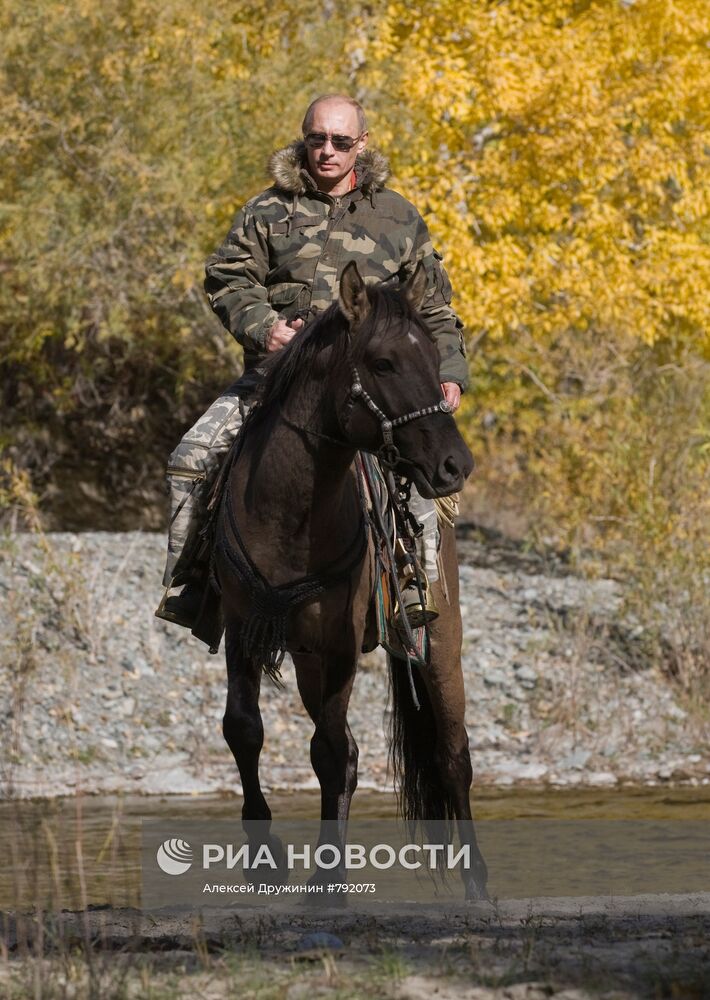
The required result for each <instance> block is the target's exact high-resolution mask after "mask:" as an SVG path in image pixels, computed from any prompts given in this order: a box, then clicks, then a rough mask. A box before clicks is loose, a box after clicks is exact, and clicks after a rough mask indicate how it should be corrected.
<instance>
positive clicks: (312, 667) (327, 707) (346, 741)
mask: <svg viewBox="0 0 710 1000" xmlns="http://www.w3.org/2000/svg"><path fill="white" fill-rule="evenodd" d="M293 660H294V663H295V665H296V678H297V682H298V690H299V693H300V695H301V698H302V700H303V704H304V706H305V709H306V711H307V712H308V714H309V716H310V717H311V720H312V721H313V723H314V725H315V732H314V733H313V737H312V738H311V764H312V765H313V770H314V771H315V774H316V777H317V778H318V782H319V784H320V787H321V819H322V820H324V821H328V820H347V818H348V815H349V813H350V802H351V800H352V797H353V794H354V792H355V789H356V788H357V763H358V748H357V743H356V742H355V739H354V737H353V734H352V733H351V731H350V726H349V725H348V720H347V712H348V705H349V703H350V694H351V691H352V687H353V681H354V679H355V669H356V667H357V657H356V656H350V657H342V658H340V663H341V664H344V668H341V669H339V670H334V671H330V670H329V671H326V670H325V669H324V666H325V664H324V660H323V659H322V658H321V657H320V656H317V655H315V654H310V653H309V654H306V653H295V654H294V656H293Z"/></svg>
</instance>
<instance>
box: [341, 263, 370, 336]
mask: <svg viewBox="0 0 710 1000" xmlns="http://www.w3.org/2000/svg"><path fill="white" fill-rule="evenodd" d="M338 304H339V305H340V309H341V311H342V312H343V314H344V315H345V317H346V318H347V319H348V321H349V322H350V323H352V324H354V325H357V324H358V323H362V321H363V320H364V318H365V317H366V316H367V314H368V312H369V311H370V300H369V299H368V297H367V287H366V285H365V282H364V281H363V280H362V278H361V277H360V272H359V271H358V269H357V264H356V263H355V261H354V260H351V261H350V263H349V264H346V265H345V268H344V270H343V273H342V275H341V277H340V299H339V303H338Z"/></svg>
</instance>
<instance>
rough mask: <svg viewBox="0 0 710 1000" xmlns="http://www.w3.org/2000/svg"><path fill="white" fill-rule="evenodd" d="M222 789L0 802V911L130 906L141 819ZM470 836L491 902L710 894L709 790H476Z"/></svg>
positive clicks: (187, 817)
mask: <svg viewBox="0 0 710 1000" xmlns="http://www.w3.org/2000/svg"><path fill="white" fill-rule="evenodd" d="M269 804H270V806H271V809H272V812H273V815H274V820H275V827H276V832H278V821H279V820H282V821H294V822H301V821H305V820H308V819H310V818H315V817H317V815H318V811H319V797H318V794H317V793H316V792H293V793H288V792H281V793H273V794H271V795H270V796H269ZM240 813H241V800H240V799H239V798H237V797H234V796H223V797H216V796H214V797H207V796H191V797H182V796H168V797H158V796H155V797H137V796H132V797H129V796H126V797H120V796H112V797H100V796H96V797H91V796H84V797H77V798H65V799H53V800H34V801H12V802H8V801H6V802H3V803H0V858H2V862H0V909H15V908H23V909H24V908H27V907H31V906H40V907H42V908H45V909H47V910H52V911H55V910H57V909H79V908H81V907H82V906H84V905H86V904H93V905H112V906H129V905H130V906H139V905H140V901H141V828H142V824H144V823H147V822H155V821H160V822H161V823H167V824H168V827H169V828H170V829H174V834H173V835H174V836H176V837H179V836H180V835H181V831H180V825H181V824H189V823H194V821H196V820H199V821H201V822H202V823H205V824H208V825H209V824H210V823H212V822H214V823H215V824H217V826H218V827H219V828H220V829H222V830H224V823H225V821H232V820H233V821H234V829H235V831H237V830H239V829H240V826H241V824H240V822H239V817H240ZM395 815H396V803H395V800H394V798H393V797H392V796H387V795H382V794H377V793H372V792H366V791H365V792H358V793H357V795H356V796H355V799H354V803H353V817H354V819H355V820H363V821H368V822H370V821H376V820H383V821H384V820H391V819H392V818H393V817H394V816H395ZM475 816H476V822H477V832H478V839H479V842H480V845H481V848H482V851H483V854H484V856H485V858H486V861H487V863H488V868H489V874H490V878H489V891H490V892H491V895H493V896H495V897H497V898H499V899H510V898H518V899H519V898H522V897H532V896H568V897H569V896H572V897H574V896H584V895H589V894H593V895H619V896H628V895H636V894H641V893H690V892H707V891H710V788H699V789H698V788H696V789H689V788H679V789H668V788H639V789H630V788H626V789H621V790H615V791H609V790H606V789H605V790H592V789H587V790H578V791H568V790H555V791H550V790H517V791H516V790H512V789H505V790H496V789H484V790H480V791H479V792H477V794H476V798H475Z"/></svg>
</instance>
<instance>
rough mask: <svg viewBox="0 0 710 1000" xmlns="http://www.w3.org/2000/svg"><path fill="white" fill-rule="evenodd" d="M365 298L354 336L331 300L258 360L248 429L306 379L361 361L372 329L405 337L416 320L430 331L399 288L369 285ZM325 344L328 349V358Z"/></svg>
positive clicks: (426, 331) (322, 375) (336, 305)
mask: <svg viewBox="0 0 710 1000" xmlns="http://www.w3.org/2000/svg"><path fill="white" fill-rule="evenodd" d="M367 297H368V300H369V302H370V309H369V312H368V314H367V317H366V318H365V321H364V322H363V324H362V325H361V326H360V327H359V328H358V330H357V333H356V334H355V336H354V337H349V336H348V329H349V326H348V321H347V319H346V317H345V315H344V314H343V312H342V311H341V309H340V306H339V304H338V303H337V302H334V303H333V304H332V305H330V306H329V307H328V308H327V309H326V310H325V311H324V312H322V313H320V314H319V315H318V316H316V318H315V319H314V320H313V321H312V322H311V323H309V324H308V325H307V326H305V327H304V328H303V329H302V330H299V332H298V333H297V334H296V336H295V337H293V338H292V340H291V341H290V342H289V343H288V344H287V345H286V347H284V348H282V349H281V350H280V351H276V352H275V353H274V354H272V355H271V356H270V357H269V358H267V359H266V361H265V362H263V363H262V369H263V370H264V374H265V380H264V383H263V385H262V387H261V389H260V391H259V397H258V403H259V405H258V406H257V407H255V408H254V410H253V411H252V413H251V415H250V427H251V428H252V429H255V428H256V427H258V426H260V425H262V424H263V423H264V422H265V421H266V420H267V418H268V417H270V416H271V414H272V413H273V411H274V409H275V407H277V406H279V405H280V404H281V403H283V402H284V400H285V399H286V397H287V395H288V394H289V393H290V392H291V391H292V390H293V389H294V388H295V387H297V386H298V385H299V384H300V383H301V382H302V381H303V380H304V379H305V378H307V377H312V376H315V377H316V378H318V377H323V378H325V377H326V375H327V376H328V377H329V378H332V377H334V376H336V375H337V374H339V373H340V372H341V371H342V369H343V368H345V369H346V370H347V371H348V373H349V370H350V368H351V367H352V366H353V365H358V364H359V363H360V361H361V359H362V356H363V354H364V352H365V348H366V346H367V343H368V341H369V340H370V339H371V338H372V337H373V336H374V335H375V334H376V333H379V334H380V335H381V334H382V332H383V331H386V333H385V335H386V336H387V335H391V336H397V335H400V336H403V335H404V333H406V331H407V330H408V329H409V326H410V325H412V324H414V325H416V326H418V327H419V328H420V329H421V330H423V331H424V332H425V333H426V334H427V335H428V336H429V337H431V336H432V335H431V333H430V331H429V329H428V328H427V326H426V324H425V323H424V321H423V319H422V317H421V316H420V315H419V314H418V313H417V312H415V310H414V309H413V308H412V306H411V304H410V302H409V299H408V298H407V296H406V295H405V294H404V293H403V291H402V290H401V289H400V288H388V287H386V286H382V285H368V286H367ZM327 347H329V348H330V350H329V351H328V353H327V357H326V356H325V348H327Z"/></svg>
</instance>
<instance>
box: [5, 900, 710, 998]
mask: <svg viewBox="0 0 710 1000" xmlns="http://www.w3.org/2000/svg"><path fill="white" fill-rule="evenodd" d="M3 928H4V929H3V933H2V939H3V942H4V947H3V958H2V961H0V990H1V991H2V993H3V995H4V996H5V997H8V998H18V1000H19V998H20V997H25V996H30V995H36V996H41V997H43V998H54V997H60V996H67V995H69V996H72V997H76V998H83V997H87V998H88V997H91V996H100V997H101V998H102V1000H104V998H107V1000H108V998H113V997H116V998H118V997H122V998H128V997H151V998H154V1000H162V998H166V1000H167V998H168V997H170V998H175V1000H177V998H192V997H196V996H199V997H204V998H209V1000H218V998H226V997H240V998H281V1000H300V998H311V997H338V998H349V997H350V998H361V997H382V998H391V1000H405V998H406V1000H430V998H436V1000H543V998H548V997H552V998H556V1000H586V998H606V1000H626V998H641V997H643V998H646V997H648V998H660V997H674V998H682V1000H701V998H704V997H706V996H707V995H708V989H709V988H710V947H709V946H708V940H710V895H708V894H694V895H687V896H666V897H662V896H653V897H650V896H647V897H633V898H616V899H612V898H603V897H596V898H595V897H585V898H580V899H574V900H569V899H557V900H554V899H548V900H544V899H521V900H507V901H506V902H505V903H503V904H501V905H500V906H497V907H495V906H489V905H487V904H475V905H469V906H467V907H463V906H459V907H454V908H452V907H447V909H446V912H442V913H439V914H436V913H422V912H420V911H417V910H412V909H407V908H402V909H401V911H400V912H397V913H393V914H391V915H390V916H387V917H383V916H377V917H375V916H371V915H370V916H368V915H362V914H358V913H357V912H355V913H346V914H343V913H342V912H338V913H335V912H333V913H329V912H328V911H323V912H320V913H319V914H317V915H315V916H314V915H312V914H301V915H298V914H296V915H293V914H289V915H288V916H283V915H281V916H279V915H274V916H264V917H262V918H260V919H259V920H258V921H256V922H255V921H253V920H252V921H247V920H244V919H243V918H242V917H240V915H239V913H238V912H226V913H225V911H212V912H210V911H204V912H203V913H202V914H200V915H199V916H196V915H195V914H184V913H182V914H180V913H178V914H169V913H163V914H156V915H153V916H151V917H146V916H143V915H141V914H140V913H139V912H138V911H136V910H130V909H123V910H115V909H114V910H112V909H98V910H90V911H88V912H84V913H71V912H64V913H62V914H61V915H59V916H58V917H55V918H53V919H52V920H51V921H50V920H48V919H46V918H42V919H35V918H21V919H20V920H18V921H15V920H14V919H8V918H7V917H6V918H5V920H4V921H3ZM38 989H39V992H38ZM23 991H24V992H23Z"/></svg>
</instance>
